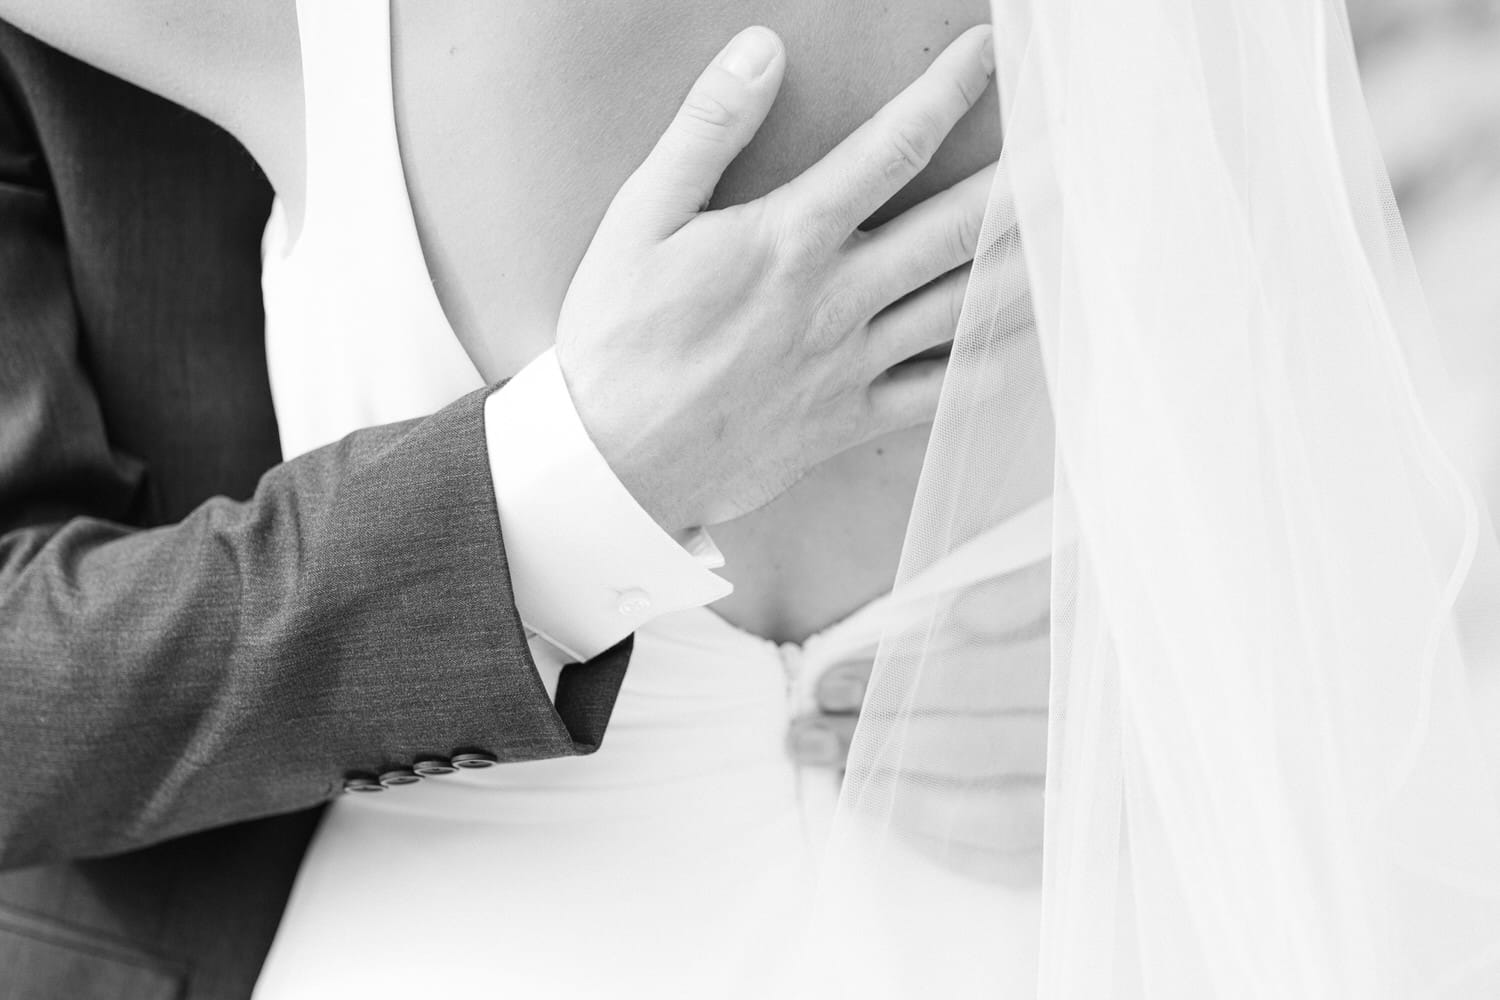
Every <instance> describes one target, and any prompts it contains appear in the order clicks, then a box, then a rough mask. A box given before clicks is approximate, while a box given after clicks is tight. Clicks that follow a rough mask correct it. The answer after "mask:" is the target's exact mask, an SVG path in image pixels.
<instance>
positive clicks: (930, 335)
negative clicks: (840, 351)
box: [867, 267, 969, 371]
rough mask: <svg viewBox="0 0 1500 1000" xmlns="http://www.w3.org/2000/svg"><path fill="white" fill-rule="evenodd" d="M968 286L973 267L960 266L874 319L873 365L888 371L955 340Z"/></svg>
mask: <svg viewBox="0 0 1500 1000" xmlns="http://www.w3.org/2000/svg"><path fill="white" fill-rule="evenodd" d="M968 287H969V268H967V267H965V268H960V269H959V270H957V271H954V272H952V273H951V274H947V275H944V276H943V277H942V278H940V279H939V280H937V281H935V282H933V283H932V284H931V285H930V286H928V287H927V288H924V289H922V291H920V292H918V293H917V294H915V295H910V296H907V297H906V298H904V299H902V300H901V301H900V302H897V303H896V304H895V305H893V306H891V307H890V308H889V309H886V310H885V311H884V312H882V313H880V315H878V316H876V317H875V318H874V319H872V320H870V328H869V329H870V332H869V333H868V334H867V337H868V341H869V350H868V353H867V357H868V358H869V363H870V367H871V368H873V369H874V370H876V371H885V370H886V369H888V368H890V367H891V366H892V365H895V364H899V363H900V362H902V361H905V360H907V359H909V358H914V357H916V356H917V355H918V354H921V353H922V352H923V351H925V350H928V349H930V348H934V347H940V346H942V345H944V344H948V343H951V342H952V340H953V335H954V333H955V332H956V331H957V330H958V317H959V315H960V314H961V313H962V312H963V307H964V293H965V291H966V290H967V289H968Z"/></svg>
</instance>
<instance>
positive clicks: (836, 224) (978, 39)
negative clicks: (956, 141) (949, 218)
mask: <svg viewBox="0 0 1500 1000" xmlns="http://www.w3.org/2000/svg"><path fill="white" fill-rule="evenodd" d="M994 66H995V58H994V48H993V45H992V32H991V30H990V28H989V26H988V25H980V26H978V27H975V28H971V29H969V30H968V31H966V32H964V33H963V34H962V35H960V36H959V37H958V38H957V39H955V40H954V41H953V43H952V44H951V45H949V46H948V47H947V48H946V49H944V50H943V52H942V54H941V55H939V56H938V57H937V59H935V60H933V63H932V65H931V66H929V67H928V68H927V71H926V72H925V73H923V74H922V75H921V76H920V77H918V78H917V80H916V81H915V82H914V83H912V84H911V86H909V87H907V88H906V89H905V90H903V91H902V92H901V93H900V94H897V95H896V96H895V97H894V98H892V99H891V101H890V102H889V103H888V104H886V106H885V107H883V108H881V109H880V111H878V112H877V113H876V114H875V116H874V117H873V118H871V119H870V120H869V121H867V122H865V123H864V124H863V125H861V126H860V127H859V128H858V129H856V130H855V131H854V133H853V134H852V135H850V136H849V137H848V138H847V139H845V140H844V141H843V142H841V143H839V145H838V146H836V147H834V149H833V150H832V152H830V153H829V154H828V155H827V156H825V157H824V158H823V159H822V160H820V161H819V162H818V163H816V164H814V165H813V166H812V167H811V168H809V169H808V170H807V171H806V172H805V173H803V174H802V175H800V176H798V177H796V178H795V179H793V180H792V181H790V182H788V183H787V184H786V186H785V187H783V188H782V189H780V190H779V191H777V192H774V193H773V197H774V198H776V199H778V200H780V201H781V202H782V204H783V207H784V208H785V210H786V211H787V212H788V213H789V215H788V217H790V218H797V219H807V220H813V223H814V225H815V226H816V228H817V230H818V237H819V238H821V239H824V240H827V241H828V242H829V243H830V244H831V245H838V244H839V243H842V242H843V240H845V239H846V238H847V237H848V236H849V234H850V233H852V232H853V231H854V229H855V227H856V226H858V225H859V224H860V223H861V222H863V221H864V220H865V219H867V218H869V217H870V216H871V215H872V214H874V212H875V210H876V209H877V208H879V207H880V206H881V205H883V204H885V203H886V202H887V201H888V200H889V199H890V198H891V196H892V195H894V194H895V193H896V192H897V191H900V190H901V189H902V188H903V187H905V186H906V184H907V182H909V181H910V180H911V179H912V178H913V177H915V176H917V174H919V173H921V172H922V169H923V168H924V167H926V166H927V164H928V162H929V161H930V160H931V159H932V156H933V154H934V153H936V152H937V150H938V147H939V146H941V145H942V142H943V140H944V139H945V138H947V136H948V133H949V132H950V131H952V129H953V126H954V125H956V124H958V121H959V119H961V118H963V116H964V115H965V114H966V113H967V112H968V110H969V108H971V107H973V105H974V104H975V102H977V101H978V100H979V98H980V96H981V95H982V94H983V93H984V92H985V90H986V89H987V88H988V87H989V80H990V74H991V73H992V72H993V70H994Z"/></svg>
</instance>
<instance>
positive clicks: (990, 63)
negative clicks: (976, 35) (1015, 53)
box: [979, 28, 995, 73]
mask: <svg viewBox="0 0 1500 1000" xmlns="http://www.w3.org/2000/svg"><path fill="white" fill-rule="evenodd" d="M980 34H982V35H984V45H983V46H982V49H983V51H981V52H980V54H979V59H980V61H981V62H982V63H983V64H984V71H985V72H986V73H993V72H995V29H994V28H985V29H984V31H982V32H980Z"/></svg>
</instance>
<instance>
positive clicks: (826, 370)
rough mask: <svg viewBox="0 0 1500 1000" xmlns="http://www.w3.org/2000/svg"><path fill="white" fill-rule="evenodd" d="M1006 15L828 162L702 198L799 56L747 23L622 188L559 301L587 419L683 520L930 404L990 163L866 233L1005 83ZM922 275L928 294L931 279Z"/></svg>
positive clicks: (610, 455)
mask: <svg viewBox="0 0 1500 1000" xmlns="http://www.w3.org/2000/svg"><path fill="white" fill-rule="evenodd" d="M991 51H992V49H991V43H990V30H989V28H988V27H980V28H975V29H972V30H970V31H968V32H966V33H965V34H963V35H961V36H960V37H959V38H958V39H957V40H955V41H954V42H953V44H952V45H950V46H949V47H948V48H947V49H946V50H945V51H944V52H943V53H942V54H941V55H940V56H939V57H938V58H937V59H936V60H935V61H934V62H933V64H932V66H931V67H930V68H929V69H928V70H927V72H926V73H924V74H923V75H922V76H921V77H920V78H919V79H918V80H917V81H916V82H915V83H913V84H912V85H911V86H910V87H908V88H907V89H906V90H905V91H903V92H902V93H901V94H899V95H897V96H896V97H895V98H894V99H893V100H892V101H891V102H890V103H889V104H887V105H886V106H885V107H884V108H883V109H882V110H881V111H880V112H878V113H877V114H876V115H875V116H874V117H873V118H872V119H871V120H870V121H868V122H866V123H865V124H864V125H862V126H861V127H860V128H859V129H857V130H856V131H855V132H854V133H853V134H852V135H850V136H849V137H848V138H847V139H846V140H844V142H842V143H841V144H840V145H839V146H838V147H836V148H835V149H834V150H833V151H832V152H830V153H829V154H828V155H827V156H826V157H824V158H823V160H821V161H820V162H819V163H817V164H815V165H814V166H812V167H811V168H809V169H808V170H807V171H806V172H805V173H803V174H802V175H800V176H798V177H796V178H794V179H793V180H791V181H790V182H788V183H787V184H786V185H784V186H783V187H781V188H778V189H777V190H775V191H773V192H771V193H770V194H769V195H767V196H766V197H764V198H761V199H758V200H756V201H753V202H750V203H749V204H745V205H737V206H734V207H731V208H725V209H720V210H716V211H704V210H703V207H704V206H705V205H706V204H707V203H708V201H709V199H710V197H711V195H712V194H713V190H714V186H715V185H716V184H717V183H718V181H719V179H720V177H721V176H722V174H723V172H724V170H725V168H727V167H728V166H729V164H730V163H731V162H732V161H733V160H734V159H735V157H736V156H738V155H739V153H740V151H741V150H742V149H744V148H745V146H746V145H747V144H748V143H749V142H750V140H751V138H752V137H753V136H754V135H755V133H756V131H757V130H758V129H759V128H760V125H761V123H762V122H763V121H764V120H765V117H766V114H767V112H769V110H770V107H771V104H772V102H773V101H774V100H775V97H776V93H777V91H778V89H779V88H780V85H781V79H782V74H783V71H784V69H785V56H784V53H783V50H782V47H781V43H780V41H779V39H778V38H777V37H776V35H775V34H773V33H772V32H771V31H770V30H768V29H766V28H749V29H747V30H746V31H744V32H741V33H740V34H739V35H738V36H736V37H735V38H734V40H732V41H731V42H730V43H729V45H728V46H727V47H726V48H725V49H724V51H723V52H721V53H720V54H719V56H718V57H717V58H716V59H715V61H714V63H713V64H712V65H711V66H709V68H708V69H707V70H705V71H704V73H703V75H702V76H701V77H699V78H698V81H697V83H695V84H694V86H693V89H692V91H691V93H690V94H689V95H688V97H687V99H686V101H684V103H683V105H682V108H681V110H680V111H679V112H678V114H677V116H676V118H675V120H674V121H673V122H672V124H671V126H670V127H669V128H668V129H667V131H666V133H665V134H664V135H663V136H662V138H661V140H660V141H659V142H658V143H657V145H656V148H655V149H654V150H653V151H652V152H651V154H650V155H649V156H648V157H647V158H646V160H645V162H644V163H642V164H641V166H640V167H639V169H637V170H636V172H635V173H634V174H632V175H631V177H630V178H629V179H628V180H627V181H626V182H625V185H624V186H623V187H622V188H621V189H620V192H619V194H618V195H616V197H615V200H614V202H613V203H612V204H611V205H610V208H609V210H608V212H607V213H606V214H605V216H604V220H603V221H602V222H601V223H600V226H599V230H598V232H597V233H596V234H595V236H594V240H593V243H592V244H591V245H590V246H589V249H588V252H587V254H585V256H584V258H583V261H582V263H581V264H580V265H579V267H578V271H577V273H576V275H575V276H574V278H573V282H572V284H571V286H570V287H569V289H568V294H567V298H566V299H565V301H564V303H563V307H562V312H561V314H560V317H559V321H558V331H557V358H558V363H559V366H560V367H561V369H562V372H563V377H564V379H565V380H566V381H567V384H568V390H569V392H570V393H571V394H572V396H573V401H574V404H575V405H576V407H577V409H578V413H579V416H580V417H581V418H582V420H583V424H584V427H585V428H586V429H587V430H588V432H589V434H590V436H591V437H592V438H593V440H594V442H595V444H596V445H597V446H598V448H599V451H600V452H601V453H602V454H603V456H604V458H605V460H606V461H607V462H608V463H609V465H610V467H611V468H612V469H613V470H614V472H615V474H616V475H617V476H618V477H619V478H620V480H621V481H622V482H623V483H624V484H625V486H626V488H627V489H629V490H630V491H631V493H632V494H633V495H634V496H635V498H636V500H637V502H639V503H640V504H641V506H642V507H644V508H645V509H646V510H647V511H648V512H649V513H650V514H651V515H652V516H653V517H655V518H656V520H657V521H658V522H659V523H660V524H661V525H662V526H663V527H664V528H667V529H668V530H677V529H682V528H688V527H694V526H698V525H709V524H716V523H719V522H722V521H726V520H730V519H732V518H735V517H738V516H740V515H742V514H746V513H748V512H750V511H752V510H754V509H756V508H757V507H760V506H761V505H763V504H765V503H767V502H769V501H770V500H772V499H773V498H775V497H776V496H777V495H779V494H780V493H782V492H783V491H785V490H786V489H787V488H788V487H790V486H791V485H792V484H793V483H794V482H796V481H797V480H798V479H799V478H801V476H802V475H803V474H804V473H806V472H807V471H808V470H809V469H810V468H812V467H813V466H816V465H818V464H819V463H820V462H823V461H824V460H826V459H828V458H830V457H832V456H833V455H835V454H837V453H839V452H841V451H843V450H845V449H847V448H849V447H852V446H854V445H856V444H859V443H861V442H863V441H866V440H869V439H871V438H874V437H878V436H880V435H882V434H886V433H889V432H892V431H895V430H899V429H901V428H904V427H909V426H916V425H919V424H923V423H927V422H929V421H930V420H931V419H932V417H933V414H934V412H935V410H936V406H937V398H938V393H939V390H940V388H941V385H942V378H943V372H944V369H945V366H946V361H945V360H943V359H925V360H909V359H913V358H914V356H915V355H917V354H919V353H921V352H922V351H924V350H926V349H928V348H931V347H934V346H937V345H939V344H942V343H944V342H946V341H948V340H951V339H952V337H953V331H954V327H955V326H956V324H957V316H958V312H959V309H960V307H961V305H962V300H963V292H964V282H965V277H966V276H965V273H964V271H963V270H956V269H960V268H962V267H963V266H964V265H965V264H966V262H967V261H969V260H970V259H972V257H973V255H974V246H975V243H976V242H977V240H978V235H979V229H980V223H981V222H982V220H983V215H984V207H985V201H986V196H987V194H988V190H989V183H990V177H991V174H992V172H993V171H992V169H990V170H986V171H983V172H981V173H980V174H976V175H975V176H973V177H970V178H969V179H967V180H964V181H961V182H959V183H958V184H955V185H954V186H953V187H951V188H949V189H948V190H946V191H943V192H940V193H939V194H936V195H934V196H932V197H931V198H929V199H928V200H927V201H925V202H923V203H922V204H920V205H917V206H915V207H913V208H911V209H910V210H908V211H907V212H906V213H904V214H903V215H901V216H899V217H897V218H895V219H892V220H891V221H890V222H888V223H886V224H884V225H882V226H881V227H880V228H878V229H875V230H873V231H871V232H868V233H865V232H861V231H859V230H858V229H857V227H858V226H859V224H860V223H861V222H863V221H864V220H865V219H867V218H868V217H869V216H870V215H871V214H872V213H873V212H874V211H875V210H876V209H877V208H879V207H880V206H881V205H882V204H884V203H885V202H886V201H887V200H888V199H889V198H890V197H891V196H892V195H894V194H895V193H896V192H897V191H898V190H900V189H901V188H902V187H903V186H905V184H906V183H907V182H908V181H910V180H911V179H912V178H913V177H915V176H916V175H917V173H918V172H919V171H921V170H922V168H923V167H924V166H926V164H927V162H928V160H929V159H930V158H931V156H932V155H933V153H934V152H935V151H936V150H937V148H938V146H939V145H940V144H941V143H942V141H943V139H944V138H945V137H946V135H947V134H948V132H949V131H950V130H951V129H952V127H953V126H954V125H955V124H956V123H957V122H958V120H959V119H960V118H962V117H963V115H964V114H965V113H966V112H967V111H968V109H969V108H970V106H972V105H973V103H974V102H975V101H977V100H978V99H979V97H980V95H981V94H982V93H983V92H984V90H985V89H986V87H987V86H988V85H989V78H990V74H991V72H992V70H993V56H992V55H991ZM913 293H915V294H913Z"/></svg>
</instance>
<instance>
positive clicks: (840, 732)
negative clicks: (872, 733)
mask: <svg viewBox="0 0 1500 1000" xmlns="http://www.w3.org/2000/svg"><path fill="white" fill-rule="evenodd" d="M858 722H859V718H858V716H850V715H805V716H803V717H801V718H799V719H794V720H792V724H791V726H790V727H789V728H788V729H787V749H788V750H789V751H790V752H791V755H792V759H793V760H795V761H796V762H797V763H799V764H803V765H805V766H808V767H826V768H831V769H833V770H838V771H842V770H843V769H844V766H845V765H846V764H847V763H848V760H849V744H850V743H852V742H853V741H854V727H855V725H857V724H858Z"/></svg>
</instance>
